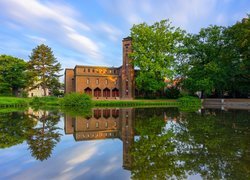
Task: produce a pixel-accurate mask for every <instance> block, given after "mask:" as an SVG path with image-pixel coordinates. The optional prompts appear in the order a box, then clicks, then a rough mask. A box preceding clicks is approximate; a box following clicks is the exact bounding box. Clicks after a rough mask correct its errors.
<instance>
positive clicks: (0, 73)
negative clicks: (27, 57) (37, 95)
mask: <svg viewBox="0 0 250 180" xmlns="http://www.w3.org/2000/svg"><path fill="white" fill-rule="evenodd" d="M29 81H30V76H29V72H28V71H27V63H26V62H25V61H24V60H22V59H18V58H16V57H12V56H8V55H0V93H2V94H10V93H12V94H13V95H15V96H18V91H20V90H21V89H24V88H26V87H27V86H28V84H29Z"/></svg>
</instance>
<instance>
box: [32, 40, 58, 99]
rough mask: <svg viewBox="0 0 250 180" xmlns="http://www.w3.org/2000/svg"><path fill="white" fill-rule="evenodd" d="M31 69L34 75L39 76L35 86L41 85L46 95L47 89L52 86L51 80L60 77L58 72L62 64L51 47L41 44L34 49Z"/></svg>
mask: <svg viewBox="0 0 250 180" xmlns="http://www.w3.org/2000/svg"><path fill="white" fill-rule="evenodd" d="M28 63H29V69H30V70H31V71H32V72H33V75H34V76H35V77H37V82H36V84H35V85H34V87H37V86H39V85H40V86H41V87H42V89H43V91H44V96H46V95H47V94H46V89H47V88H50V87H51V84H52V83H51V82H52V81H53V80H54V78H55V77H59V75H58V73H59V71H60V70H61V64H60V63H58V62H57V60H56V58H55V57H54V55H53V52H52V50H51V48H49V47H48V46H46V45H44V44H41V45H39V46H37V47H36V48H35V49H33V50H32V53H31V56H30V61H29V62H28Z"/></svg>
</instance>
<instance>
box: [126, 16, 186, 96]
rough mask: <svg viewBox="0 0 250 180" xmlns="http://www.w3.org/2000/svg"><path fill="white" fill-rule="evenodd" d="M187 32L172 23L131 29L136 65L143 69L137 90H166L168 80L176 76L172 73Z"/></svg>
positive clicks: (158, 23)
mask: <svg viewBox="0 0 250 180" xmlns="http://www.w3.org/2000/svg"><path fill="white" fill-rule="evenodd" d="M183 34H184V32H183V31H182V30H180V29H179V28H175V27H173V26H172V25H171V23H170V22H169V21H168V20H163V21H161V22H156V23H154V24H153V25H151V26H150V25H147V24H146V23H142V24H139V25H134V26H133V27H132V28H131V37H132V49H133V52H132V53H131V54H130V57H131V58H132V60H133V61H132V62H133V64H134V65H135V66H136V67H138V68H139V69H140V71H139V72H138V74H137V77H136V86H137V87H138V88H139V89H140V90H143V91H146V92H156V91H157V90H160V89H162V88H163V87H164V85H165V83H164V78H165V77H172V76H173V69H171V67H172V65H173V62H174V57H175V54H176V52H177V48H178V46H179V45H180V43H181V40H182V37H183Z"/></svg>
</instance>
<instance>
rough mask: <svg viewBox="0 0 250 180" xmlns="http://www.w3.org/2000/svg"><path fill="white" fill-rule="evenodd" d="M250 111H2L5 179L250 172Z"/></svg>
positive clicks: (0, 150) (0, 165) (243, 175)
mask: <svg viewBox="0 0 250 180" xmlns="http://www.w3.org/2000/svg"><path fill="white" fill-rule="evenodd" d="M249 115H250V112H249V111H240V110H228V111H221V110H212V109H205V110H204V109H203V110H200V111H197V112H180V111H179V110H178V109H177V108H111V109H108V108H99V109H92V110H81V109H73V110H66V111H65V110H58V109H54V110H34V109H29V110H26V111H16V110H9V111H8V112H5V113H4V112H0V137H1V139H0V170H1V173H0V179H170V178H173V179H250V116H249Z"/></svg>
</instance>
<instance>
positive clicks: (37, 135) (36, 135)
mask: <svg viewBox="0 0 250 180" xmlns="http://www.w3.org/2000/svg"><path fill="white" fill-rule="evenodd" d="M34 117H35V116H34ZM35 118H37V120H38V122H39V123H41V124H40V125H38V126H36V127H35V128H33V129H32V130H31V131H30V132H29V134H28V138H27V143H28V145H29V149H30V151H31V154H32V156H33V157H35V158H36V159H37V160H40V161H43V160H45V159H47V158H49V157H50V155H51V153H52V151H53V148H54V147H55V146H56V144H57V143H58V142H59V141H60V136H61V134H60V133H59V130H60V128H59V127H57V126H56V125H57V123H58V122H59V120H60V116H59V115H58V113H57V112H47V111H43V114H42V116H41V117H35Z"/></svg>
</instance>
